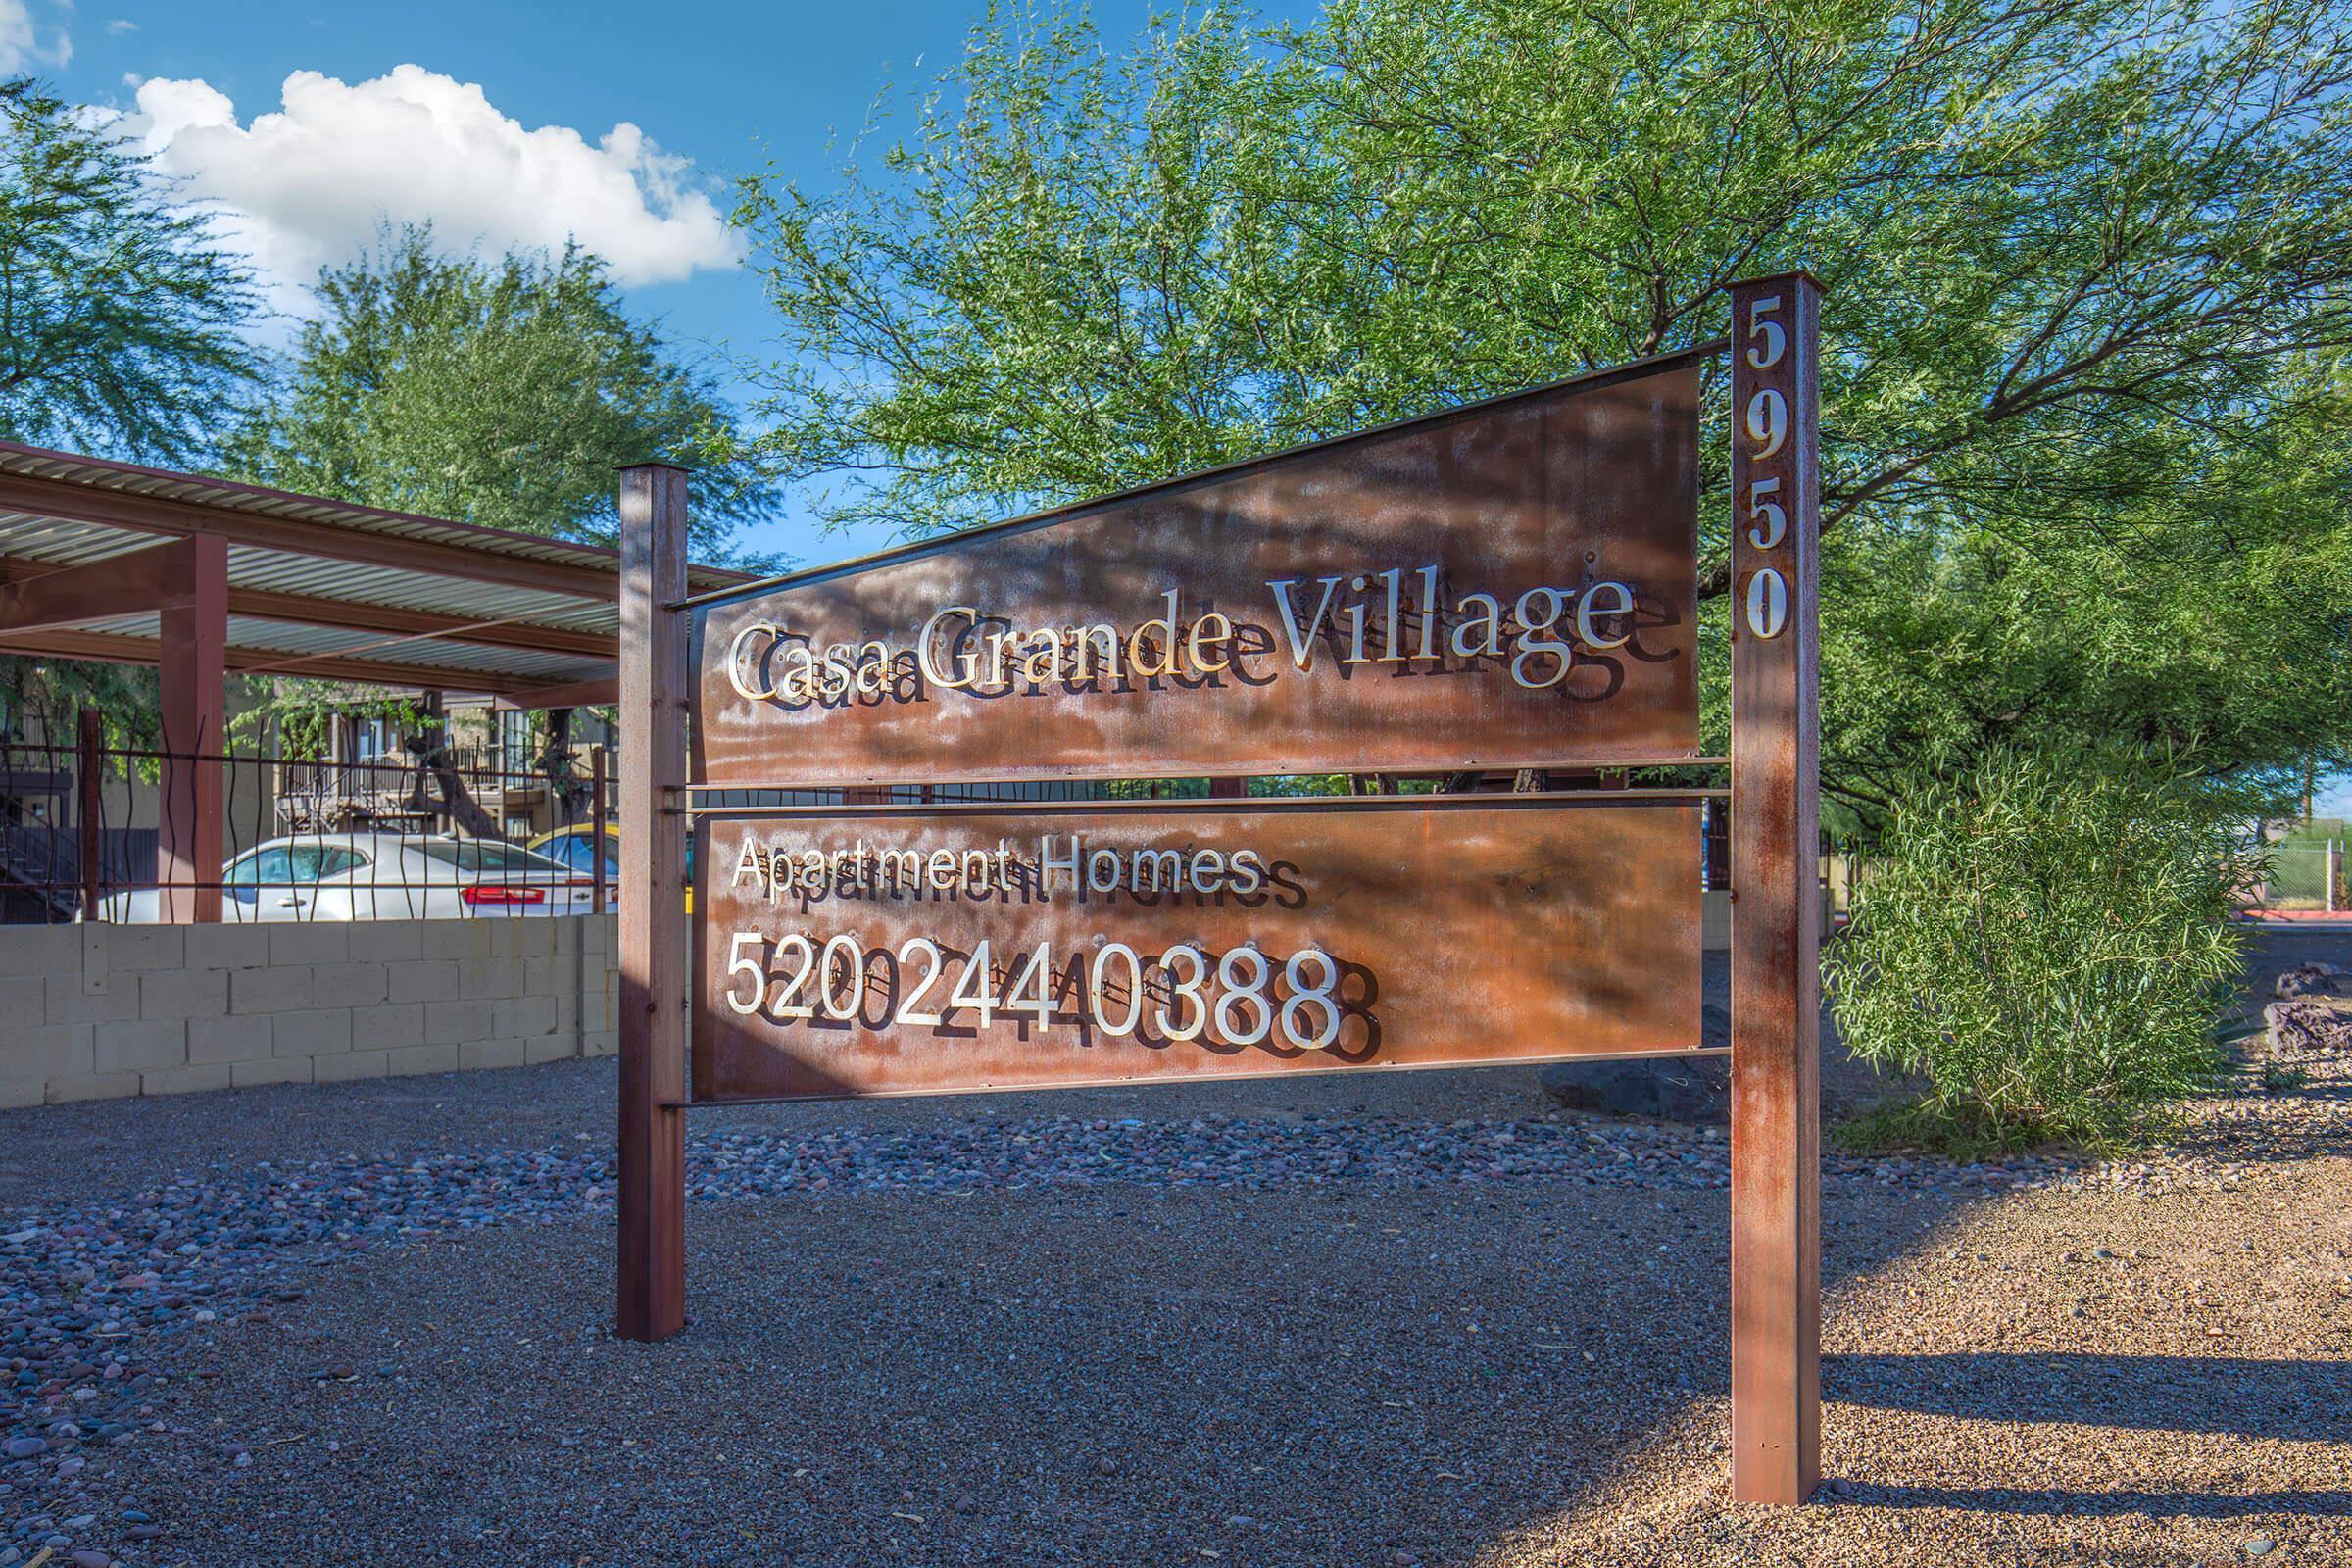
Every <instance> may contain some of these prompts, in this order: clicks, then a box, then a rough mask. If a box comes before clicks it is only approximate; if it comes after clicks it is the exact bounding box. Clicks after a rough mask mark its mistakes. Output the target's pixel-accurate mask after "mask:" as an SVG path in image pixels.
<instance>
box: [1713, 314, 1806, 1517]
mask: <svg viewBox="0 0 2352 1568" xmlns="http://www.w3.org/2000/svg"><path fill="white" fill-rule="evenodd" d="M1730 293H1731V296H1732V591H1733V599H1732V809H1731V822H1732V1107H1731V1109H1732V1495H1733V1496H1734V1497H1735V1498H1736V1499H1738V1500H1740V1501H1742V1502H1770V1503H1796V1502H1802V1501H1804V1500H1805V1498H1806V1497H1807V1496H1808V1495H1811V1493H1812V1491H1813V1488H1814V1485H1815V1484H1816V1482H1818V1481H1819V1479H1820V1475H1821V890H1820V871H1819V858H1820V853H1821V851H1820V845H1821V809H1820V797H1819V790H1820V775H1821V726H1820V711H1819V710H1820V685H1821V642H1820V630H1819V601H1820V568H1819V561H1818V555H1817V552H1818V546H1819V542H1820V531H1821V506H1820V494H1821V465H1820V436H1819V402H1820V391H1819V384H1820V375H1819V363H1820V320H1821V285H1820V284H1819V283H1818V282H1816V281H1815V280H1814V279H1813V278H1812V277H1810V276H1809V275H1807V274H1805V273H1803V272H1782V273H1778V274H1776V275H1773V276H1768V277H1758V278H1751V279H1748V280H1746V281H1743V282H1738V283H1734V284H1732V285H1730Z"/></svg>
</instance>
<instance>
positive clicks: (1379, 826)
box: [691, 796, 1699, 1103]
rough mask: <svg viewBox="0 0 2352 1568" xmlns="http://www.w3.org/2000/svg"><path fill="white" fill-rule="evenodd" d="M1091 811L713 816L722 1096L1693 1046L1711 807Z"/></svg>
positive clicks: (709, 1025)
mask: <svg viewBox="0 0 2352 1568" xmlns="http://www.w3.org/2000/svg"><path fill="white" fill-rule="evenodd" d="M1581 800H1582V804H1568V803H1564V802H1563V801H1562V800H1561V799H1559V798H1557V797H1549V798H1547V797H1542V796H1516V797H1488V798H1486V799H1484V800H1483V801H1482V800H1465V801H1462V802H1460V803H1458V804H1441V803H1435V802H1432V801H1430V800H1429V799H1428V798H1421V799H1418V800H1416V799H1411V798H1389V799H1386V800H1382V801H1378V802H1363V801H1359V802H1348V801H1328V802H1325V801H1311V800H1301V801H1287V802H1273V801H1259V802H1247V803H1245V802H1235V803H1232V804H1231V805H1229V806H1199V805H1196V806H1192V807H1189V808H1185V809H1170V808H1169V807H1167V806H1165V805H1160V804H1153V803H1137V804H1136V805H1135V806H1133V807H1122V806H1120V805H1118V804H1116V803H1102V802H1088V803H1084V804H1083V805H1078V804H1073V805H1070V806H1068V807H1055V808H1044V809H1040V808H1034V807H1023V808H1017V809H1006V808H1003V807H998V806H990V807H986V808H960V809H958V808H930V809H913V810H909V809H903V808H902V809H891V808H871V809H863V810H860V809H857V808H822V809H816V810H809V811H795V812H790V813H784V814H778V815H767V816H734V815H726V816H719V817H715V818H711V817H706V818H705V819H704V820H703V821H702V822H701V824H700V825H699V827H698V834H699V840H698V844H697V850H696V862H697V867H698V869H697V874H696V880H697V886H696V889H695V907H696V910H697V913H698V916H699V917H700V918H701V919H702V921H703V943H702V955H701V957H700V960H699V962H698V964H697V968H696V975H695V990H694V1002H693V1008H692V1028H691V1038H692V1041H693V1080H694V1098H695V1101H696V1102H697V1103H702V1102H704V1101H719V1100H740V1099H765V1098H777V1097H798V1096H821V1095H871V1094H894V1093H923V1092H945V1091H956V1090H977V1089H1021V1088H1037V1087H1042V1086H1046V1085H1066V1084H1078V1083H1095V1082H1103V1081H1112V1080H1124V1079H1139V1078H1210V1077H1250V1076H1256V1075H1263V1074H1273V1073H1286V1072H1301V1071H1313V1070H1317V1069H1325V1070H1330V1069H1348V1070H1364V1069H1368V1068H1376V1067H1413V1066H1434V1065H1444V1064H1460V1063H1471V1062H1493V1061H1544V1060H1551V1059H1556V1058H1561V1057H1570V1056H1580V1057H1582V1056H1608V1055H1631V1054H1651V1053H1665V1054H1686V1053H1689V1052H1691V1051H1694V1050H1695V1049H1697V1047H1698V1039H1699V1034H1698V1031H1699V1011H1698V942H1699V929H1698V927H1699V887H1698V876H1697V865H1698V844H1699V840H1698V811H1697V808H1696V807H1695V806H1693V805H1690V804H1687V803H1685V804H1668V803H1663V802H1660V803H1655V804H1633V805H1606V806H1603V805H1596V804H1592V801H1593V798H1592V797H1590V796H1588V797H1583V798H1581Z"/></svg>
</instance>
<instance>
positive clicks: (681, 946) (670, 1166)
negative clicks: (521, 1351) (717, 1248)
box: [596, 463, 692, 1340]
mask: <svg viewBox="0 0 2352 1568" xmlns="http://www.w3.org/2000/svg"><path fill="white" fill-rule="evenodd" d="M685 595H686V474H685V471H684V470H683V469H679V468H673V467H671V466H668V465H666V464H651V463H649V464H640V465H638V466H635V467H630V468H624V469H622V470H621V476H620V886H621V888H622V889H623V890H624V891H623V892H622V894H621V900H620V1020H619V1022H620V1292H619V1296H620V1313H619V1318H620V1335H621V1338H623V1339H628V1340H661V1339H667V1338H668V1337H669V1336H670V1335H672V1334H675V1333H677V1332H678V1330H680V1329H682V1328H684V1327H685V1326H686V1130H685V1124H684V1116H683V1113H682V1112H681V1111H680V1109H679V1106H680V1104H681V1103H682V1102H683V1101H684V1100H685V1098H686V981H687V976H686V943H687V929H686V918H685V898H686V830H685V825H684V820H683V818H682V817H680V816H679V815H678V813H677V810H676V809H677V808H678V807H679V806H681V805H683V804H684V798H685V783H686V718H685V710H684V704H683V696H684V694H685V693H686V692H688V691H690V690H691V689H692V687H691V684H690V682H689V680H688V672H687V668H686V624H685V617H684V616H683V615H681V614H680V613H678V612H677V611H675V610H673V609H671V608H670V607H671V606H672V605H674V604H675V603H676V602H677V601H678V600H680V599H682V598H684V597H685ZM603 830H604V824H603V823H602V822H601V821H600V822H599V823H598V824H597V838H596V853H597V855H598V857H599V858H600V860H601V858H602V856H603V853H604V843H603Z"/></svg>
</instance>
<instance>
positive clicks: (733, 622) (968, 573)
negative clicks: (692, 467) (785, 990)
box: [694, 363, 1698, 785]
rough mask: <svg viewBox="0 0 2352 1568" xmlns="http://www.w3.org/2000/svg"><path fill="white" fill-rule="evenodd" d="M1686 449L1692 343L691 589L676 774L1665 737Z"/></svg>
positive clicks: (1389, 750)
mask: <svg viewBox="0 0 2352 1568" xmlns="http://www.w3.org/2000/svg"><path fill="white" fill-rule="evenodd" d="M1697 445H1698V370H1697V368H1695V366H1694V365H1691V364H1689V363H1677V364H1675V365H1672V366H1669V367H1666V368H1647V369H1643V368H1637V369H1636V370H1634V371H1632V372H1611V373H1610V374H1607V375H1602V376H1596V377H1593V378H1592V379H1590V380H1588V381H1585V382H1580V383H1569V384H1565V385H1562V386H1559V387H1553V388H1547V389H1544V390H1540V391H1537V392H1532V393H1527V394H1523V395H1520V396H1516V397H1512V398H1506V399H1501V400H1497V401H1495V402H1494V403H1490V404H1484V405H1479V406H1477V407H1475V408H1472V409H1468V410H1463V411H1458V412H1456V413H1453V414H1450V415H1445V416H1439V417H1432V418H1428V419H1422V420H1417V421H1414V422H1411V423H1408V424H1403V425H1397V426H1393V427H1390V428H1387V429H1384V430H1378V431H1372V432H1368V433H1366V434H1363V435H1360V436H1353V437H1348V438H1347V439H1343V440H1338V441H1332V442H1327V443H1324V444H1322V445H1320V446H1316V447H1312V448H1307V449H1303V450H1301V451H1299V452H1294V453H1289V454H1283V455H1279V456H1276V457H1273V458H1268V459H1265V460H1262V461H1260V462H1257V463H1252V464H1247V465H1242V466H1236V467H1234V468H1229V469H1223V470H1219V471H1217V472H1214V473H1210V474H1206V475H1202V476H1199V477H1196V478H1192V479H1186V480H1179V481H1175V482H1172V483H1169V484H1165V485H1160V486H1155V487H1153V488H1151V489H1148V490H1143V491H1138V492H1134V493H1132V494H1130V495H1126V496H1122V497H1114V498H1111V499H1109V500H1105V501H1101V502H1094V503H1089V504H1087V505H1084V506H1080V507H1074V508H1071V509H1068V510H1066V511H1063V512H1059V513H1054V514H1051V515H1046V516H1043V517H1039V518H1032V519H1026V520H1022V521H1018V522H1014V523H1007V524H1003V525H1000V526H998V527H994V528H987V529H980V530H975V531H973V532H970V533H966V534H962V535H956V536H953V537H950V538H947V539H943V540H940V541H937V542H934V543H930V544H925V545H920V546H913V547H909V548H907V549H905V550H901V551H895V552H892V553H890V554H888V555H886V556H884V557H881V558H878V559H876V560H874V561H871V562H867V563H860V564H850V565H848V566H844V567H839V568H831V569H827V570H823V571H816V572H809V573H805V574H803V575H801V576H798V577H794V578H790V579H786V580H785V581H784V582H783V583H781V584H780V585H778V586H775V587H772V588H769V589H766V590H763V591H760V592H759V593H756V594H753V595H750V596H747V597H742V598H736V599H731V600H727V601H724V602H720V603H715V604H710V605H706V606H703V607H700V608H698V609H697V610H696V611H695V612H694V616H695V620H696V624H697V632H696V635H697V639H698V641H697V646H696V654H695V663H696V667H697V668H698V669H699V671H700V702H699V706H698V709H697V718H698V723H697V727H696V736H695V746H694V767H695V773H694V777H695V779H696V780H697V781H699V782H708V783H731V784H743V783H752V782H759V783H770V784H800V785H860V784H882V783H913V782H925V781H941V780H958V779H966V780H968V779H1029V778H1054V777H1061V778H1069V777H1079V778H1118V777H1126V778H1133V777H1140V776H1159V775H1199V774H1225V775H1231V774H1245V773H1260V772H1267V771H1272V770H1281V771H1299V772H1315V771H1420V770H1440V769H1456V768H1482V767H1483V768H1506V767H1532V766H1544V765H1550V764H1573V763H1577V762H1597V761H1621V760H1672V759H1675V758H1679V757H1687V756H1690V755H1691V754H1692V753H1693V752H1695V751H1696V749H1697V744H1698V707H1697V696H1696V683H1695V678H1694V675H1695V671H1694V664H1695V657H1694V656H1695V648H1696V637H1695V626H1694V613H1693V611H1694V601H1695V578H1696V531H1697V479H1696V475H1697V470H1698V462H1697ZM1286 585H1287V586H1286ZM1629 607H1630V608H1629ZM1171 664H1173V666H1174V667H1173V668H1169V667H1168V666H1170V665H1171Z"/></svg>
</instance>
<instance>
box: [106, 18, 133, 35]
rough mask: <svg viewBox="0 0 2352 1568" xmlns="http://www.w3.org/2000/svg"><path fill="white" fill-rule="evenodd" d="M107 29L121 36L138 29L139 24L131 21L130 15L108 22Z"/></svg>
mask: <svg viewBox="0 0 2352 1568" xmlns="http://www.w3.org/2000/svg"><path fill="white" fill-rule="evenodd" d="M106 30H107V31H108V32H110V33H113V34H114V35H115V36H116V37H118V38H120V37H122V36H123V34H124V33H126V32H136V31H138V30H139V25H138V24H137V23H135V22H133V21H131V20H130V19H129V18H128V17H117V18H116V19H115V20H114V21H112V22H110V23H108V24H107V25H106Z"/></svg>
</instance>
